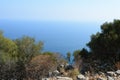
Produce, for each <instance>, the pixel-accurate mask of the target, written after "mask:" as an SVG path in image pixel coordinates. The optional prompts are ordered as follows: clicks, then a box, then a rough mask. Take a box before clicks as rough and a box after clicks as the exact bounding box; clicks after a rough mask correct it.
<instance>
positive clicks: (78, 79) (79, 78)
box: [77, 74, 86, 80]
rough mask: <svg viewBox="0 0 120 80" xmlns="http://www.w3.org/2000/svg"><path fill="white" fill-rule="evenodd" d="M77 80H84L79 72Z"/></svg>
mask: <svg viewBox="0 0 120 80" xmlns="http://www.w3.org/2000/svg"><path fill="white" fill-rule="evenodd" d="M77 80H86V78H85V76H84V75H82V74H80V75H78V76H77Z"/></svg>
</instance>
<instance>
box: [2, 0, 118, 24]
mask: <svg viewBox="0 0 120 80" xmlns="http://www.w3.org/2000/svg"><path fill="white" fill-rule="evenodd" d="M119 18H120V0H0V19H1V20H3V19H4V20H40V21H86V22H87V21H88V22H90V21H93V22H96V21H97V22H105V21H112V20H113V19H119Z"/></svg>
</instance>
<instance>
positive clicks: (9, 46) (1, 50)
mask: <svg viewBox="0 0 120 80" xmlns="http://www.w3.org/2000/svg"><path fill="white" fill-rule="evenodd" d="M0 55H1V56H0V58H1V59H2V61H3V62H6V61H11V60H12V61H17V57H18V52H17V45H16V44H15V43H14V42H13V41H12V40H10V39H8V38H5V37H4V36H3V34H2V32H1V31H0Z"/></svg>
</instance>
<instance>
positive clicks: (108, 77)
mask: <svg viewBox="0 0 120 80" xmlns="http://www.w3.org/2000/svg"><path fill="white" fill-rule="evenodd" d="M107 80H115V79H114V78H113V77H111V76H107Z"/></svg>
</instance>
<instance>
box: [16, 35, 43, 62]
mask: <svg viewBox="0 0 120 80" xmlns="http://www.w3.org/2000/svg"><path fill="white" fill-rule="evenodd" d="M14 42H15V43H16V45H17V46H18V53H19V60H22V61H24V62H25V63H26V62H29V61H30V60H31V59H32V57H34V56H36V55H38V54H40V52H41V50H42V47H43V43H42V42H38V43H36V41H35V39H34V38H31V37H28V36H24V37H22V38H20V39H16V40H14Z"/></svg>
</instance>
